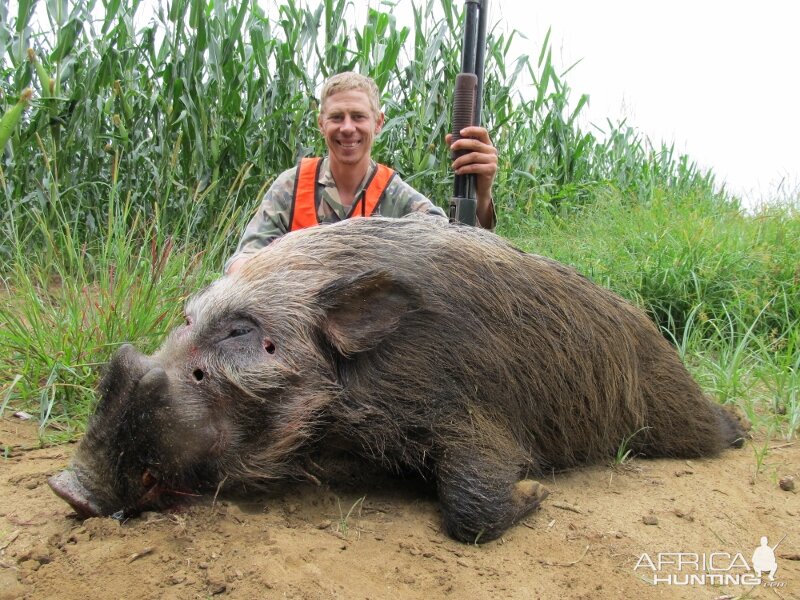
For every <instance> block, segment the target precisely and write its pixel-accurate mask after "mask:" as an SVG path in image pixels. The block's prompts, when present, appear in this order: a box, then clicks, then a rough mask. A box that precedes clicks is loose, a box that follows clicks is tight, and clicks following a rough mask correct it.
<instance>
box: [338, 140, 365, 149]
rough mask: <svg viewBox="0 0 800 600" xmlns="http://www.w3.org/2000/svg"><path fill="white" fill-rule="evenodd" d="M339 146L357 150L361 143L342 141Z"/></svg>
mask: <svg viewBox="0 0 800 600" xmlns="http://www.w3.org/2000/svg"><path fill="white" fill-rule="evenodd" d="M339 145H340V146H341V147H342V148H345V149H350V148H357V147H358V146H360V145H361V142H342V141H340V142H339Z"/></svg>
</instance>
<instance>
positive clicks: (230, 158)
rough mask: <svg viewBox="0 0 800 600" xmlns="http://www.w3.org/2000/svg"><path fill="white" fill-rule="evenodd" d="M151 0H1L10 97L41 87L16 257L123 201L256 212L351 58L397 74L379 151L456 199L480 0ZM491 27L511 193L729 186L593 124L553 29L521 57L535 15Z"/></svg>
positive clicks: (0, 103) (170, 215) (414, 180)
mask: <svg viewBox="0 0 800 600" xmlns="http://www.w3.org/2000/svg"><path fill="white" fill-rule="evenodd" d="M41 3H43V6H40V5H39V4H41ZM141 4H142V3H141V2H140V0H102V5H99V4H98V3H97V2H96V0H41V2H40V3H37V2H36V0H20V1H19V3H18V5H17V12H16V14H11V13H10V12H9V11H10V8H9V5H8V4H6V3H4V4H3V5H2V7H0V19H1V20H2V23H0V74H1V75H2V76H1V77H0V93H1V94H2V98H1V99H0V110H2V111H3V113H7V112H10V110H11V108H12V107H14V106H15V105H16V103H17V102H18V100H19V99H20V97H21V95H22V94H23V93H25V92H24V90H27V89H30V90H32V91H33V99H32V100H30V101H29V102H27V103H25V104H27V109H26V111H25V112H24V116H22V118H21V119H19V122H18V123H17V125H16V127H14V129H13V131H11V132H10V134H9V137H8V139H7V141H6V143H4V144H3V146H4V152H3V156H2V164H0V167H1V168H2V170H1V171H0V186H1V187H2V194H3V205H2V211H3V229H4V234H5V235H4V238H5V239H6V240H9V243H3V242H0V259H5V260H8V259H9V258H10V255H11V247H12V246H13V243H12V242H11V240H23V241H24V243H25V245H26V246H28V247H29V248H36V247H38V245H39V244H40V243H41V241H42V240H41V235H40V233H41V232H40V226H41V225H42V224H43V223H44V224H45V225H48V226H50V227H54V226H55V224H56V223H64V222H66V223H68V224H69V225H70V231H71V235H72V236H73V238H74V240H78V241H79V242H83V241H87V240H89V241H91V240H93V239H95V238H97V237H98V236H102V235H103V234H104V233H105V232H104V229H106V228H107V224H108V223H109V216H110V215H111V213H112V212H114V211H121V213H122V214H124V216H125V218H126V219H129V220H131V219H136V218H138V219H144V220H147V219H152V218H153V215H158V219H159V222H160V223H161V225H162V226H163V227H164V228H169V229H172V230H175V231H178V230H179V231H182V232H184V233H185V234H187V235H189V236H192V237H193V238H195V239H197V240H198V241H200V242H201V243H202V242H203V241H204V240H206V239H207V238H208V235H209V233H212V232H214V231H217V230H218V229H219V228H220V227H222V226H223V225H222V223H223V222H227V221H230V220H231V219H233V220H235V222H236V225H234V227H239V226H241V223H243V222H244V221H246V219H247V216H248V215H249V213H250V211H251V210H253V208H254V207H255V206H256V205H257V200H258V197H259V194H260V192H261V191H262V190H263V189H265V186H266V185H268V184H269V183H270V182H271V180H272V179H273V178H274V177H275V176H276V174H278V173H279V172H280V171H282V170H284V169H286V168H288V167H289V166H291V165H293V164H294V163H295V162H296V160H297V158H298V157H300V156H302V155H306V154H313V153H321V152H323V151H324V145H323V141H322V139H321V136H320V135H319V134H318V132H317V130H316V122H315V117H316V113H315V111H316V107H317V99H316V98H317V94H318V90H319V88H320V85H321V82H322V81H323V80H324V79H325V78H326V77H327V76H329V75H330V74H333V73H336V72H340V71H344V70H356V71H359V72H362V73H365V74H368V75H370V76H372V77H373V78H374V79H375V80H376V81H377V82H378V85H379V87H380V89H381V92H382V96H383V102H384V110H385V112H386V114H387V123H386V127H385V128H384V132H383V133H382V134H381V136H379V138H378V140H377V143H376V147H375V152H374V155H375V157H376V158H377V159H378V160H380V161H382V162H385V163H387V164H390V165H392V166H393V167H394V168H396V169H397V170H398V171H399V172H400V173H402V175H403V176H404V178H405V179H406V180H407V181H409V182H410V183H411V184H412V185H414V186H415V187H417V188H418V189H420V190H421V191H423V192H424V193H426V194H427V195H429V196H430V197H431V198H433V199H434V200H435V201H437V202H439V203H440V204H441V205H443V206H444V205H446V203H447V201H448V199H449V196H450V193H451V173H450V172H449V159H448V153H447V149H446V147H445V145H444V141H443V140H444V135H445V133H446V132H447V131H448V130H449V127H450V100H451V88H452V82H453V81H454V78H455V75H456V73H457V72H458V70H459V68H460V51H461V50H460V45H461V11H462V6H461V5H460V4H456V3H454V2H452V0H438V1H437V0H427V1H425V2H423V3H422V4H421V5H420V6H418V7H415V8H414V13H413V15H414V16H413V29H412V28H411V27H406V26H400V25H398V23H397V22H396V20H395V18H394V17H393V15H392V10H391V9H392V5H390V4H380V5H378V6H377V7H376V8H373V7H370V8H369V10H368V12H367V16H366V21H365V22H364V23H363V24H361V25H360V26H357V27H354V26H353V23H351V22H350V20H351V19H352V15H353V12H354V10H353V9H354V7H353V5H352V3H351V2H349V1H348V0H320V1H319V2H318V3H317V4H316V5H315V4H314V3H313V2H307V3H304V4H301V2H300V1H299V0H289V1H286V2H282V3H281V4H280V5H278V4H274V3H271V4H270V5H269V6H264V5H263V4H262V3H258V2H256V1H254V0H241V1H239V2H231V1H228V0H222V1H219V2H205V1H203V0H193V1H188V0H174V1H172V2H162V3H161V4H159V5H158V6H156V7H155V10H154V12H153V16H152V18H151V20H150V21H149V22H148V23H147V24H146V25H143V26H141V25H140V26H137V25H135V23H137V22H139V21H140V20H141V19H138V20H137V19H136V18H135V17H136V15H137V12H138V11H144V10H145V8H146V7H142V6H141ZM35 14H36V15H38V18H34V15H35ZM490 30H491V31H490V35H489V40H488V50H487V65H486V83H485V98H484V110H483V114H484V115H485V117H484V120H485V125H486V126H487V128H488V129H489V131H490V132H491V134H492V137H493V141H494V143H495V145H496V146H497V147H498V150H499V152H500V156H501V164H500V172H499V175H498V179H497V184H496V186H497V187H496V194H495V195H496V197H497V200H498V204H499V205H500V207H501V211H503V212H504V214H507V215H509V216H511V217H513V216H515V215H516V216H520V217H522V218H527V217H528V216H530V215H531V214H533V213H535V212H536V211H538V210H540V209H542V208H545V209H546V208H552V207H557V206H561V205H572V204H575V203H578V204H580V203H582V202H584V201H585V200H586V199H587V198H588V197H589V195H590V192H591V190H592V189H594V187H595V186H597V185H612V186H615V187H617V188H619V189H622V190H635V192H634V193H635V194H636V195H637V196H639V197H642V196H647V195H648V194H649V193H651V191H652V190H653V189H654V187H656V186H657V185H659V184H660V183H662V182H670V181H672V180H680V182H682V184H683V185H688V186H692V185H701V186H704V187H707V186H710V185H711V184H712V181H711V178H710V176H709V175H704V174H701V173H699V172H698V171H697V170H696V169H695V168H694V166H693V165H692V164H689V163H687V162H686V159H685V158H679V157H673V155H672V151H671V149H669V148H664V147H662V148H661V149H659V150H658V151H655V150H654V149H653V148H652V147H651V146H650V144H649V142H648V141H647V140H643V139H641V137H640V136H639V135H638V134H636V133H635V132H634V131H633V130H632V129H631V128H629V127H627V126H625V125H624V124H620V125H613V124H610V123H609V127H608V131H606V132H605V133H606V135H605V136H604V141H602V142H601V141H599V140H598V138H597V137H596V136H595V133H591V132H582V131H581V130H580V128H579V126H578V121H577V117H578V115H579V113H580V111H581V108H582V107H583V106H584V105H585V103H586V101H587V97H586V96H582V97H580V98H579V99H578V101H577V102H575V103H572V102H570V90H569V87H568V86H567V84H566V83H565V82H564V79H563V72H559V70H558V68H557V67H556V66H555V65H554V64H553V62H552V59H551V52H550V48H549V41H548V40H547V39H545V40H541V41H538V42H537V45H538V48H537V50H538V51H537V53H536V54H535V55H534V56H533V58H531V57H529V56H518V57H512V56H509V47H510V43H511V40H512V39H513V37H514V36H515V35H516V33H515V32H513V31H512V32H511V33H504V32H502V31H501V30H502V28H501V27H499V26H498V25H497V24H496V25H495V26H494V27H490ZM523 74H524V75H525V76H527V77H528V78H529V79H530V80H532V81H533V82H534V94H533V97H531V98H523V97H522V96H521V95H520V93H519V91H518V87H519V78H520V76H521V75H523ZM120 207H121V208H120ZM232 210H233V211H237V210H238V211H241V214H238V213H237V214H236V215H232V214H231V211H232ZM37 231H39V234H37V233H36V232H37Z"/></svg>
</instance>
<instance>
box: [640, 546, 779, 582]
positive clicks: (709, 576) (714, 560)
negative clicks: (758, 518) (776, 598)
mask: <svg viewBox="0 0 800 600" xmlns="http://www.w3.org/2000/svg"><path fill="white" fill-rule="evenodd" d="M784 538H786V536H785V535H784V536H783V538H781V539H780V541H778V543H777V544H775V545H774V546H770V545H769V540H768V539H767V537H766V536H765V537H762V538H761V544H760V545H759V546H758V547H757V548H756V549H755V551H754V552H753V554H752V556H751V557H750V560H749V561H748V560H747V558H746V557H745V555H744V554H743V553H742V552H735V553H731V552H710V553H703V554H700V553H697V552H658V553H657V554H648V553H645V554H642V555H641V556H639V560H638V561H637V562H636V566H635V567H633V570H634V572H635V573H636V574H637V575H639V576H642V577H643V578H644V579H645V580H646V581H648V582H649V583H652V584H653V585H685V586H689V585H747V586H755V585H762V584H763V585H764V586H767V587H783V586H784V585H785V583H782V582H780V581H777V580H776V578H775V574H776V573H777V571H778V562H777V559H776V557H775V549H776V548H777V547H778V545H779V544H780V543H781V542H783V540H784Z"/></svg>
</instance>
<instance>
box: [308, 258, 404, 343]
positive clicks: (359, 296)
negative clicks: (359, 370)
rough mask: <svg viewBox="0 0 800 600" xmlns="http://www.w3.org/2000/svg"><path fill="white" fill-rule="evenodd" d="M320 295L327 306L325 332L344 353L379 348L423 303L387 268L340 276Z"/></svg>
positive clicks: (323, 323) (324, 320)
mask: <svg viewBox="0 0 800 600" xmlns="http://www.w3.org/2000/svg"><path fill="white" fill-rule="evenodd" d="M318 298H319V300H320V302H321V304H322V306H323V307H324V316H323V320H322V332H323V334H324V335H325V337H326V338H327V339H328V341H329V342H330V343H331V344H332V345H333V346H334V348H336V349H337V350H338V351H339V352H341V353H342V354H343V355H345V356H351V355H353V354H357V353H359V352H364V351H366V350H370V349H372V348H374V347H376V346H377V345H378V344H379V343H380V342H381V340H383V339H384V338H385V337H386V336H387V335H389V334H391V333H392V332H393V331H395V330H396V329H397V328H398V326H399V325H400V321H401V319H402V318H403V316H404V315H406V314H408V313H409V312H411V311H414V310H416V309H417V308H418V307H419V304H420V303H419V297H418V296H417V294H416V293H415V292H413V291H412V290H411V289H410V288H409V286H408V285H406V284H405V283H403V282H401V281H399V280H397V279H396V278H394V277H393V276H391V275H390V274H388V273H386V272H385V271H369V272H366V273H362V274H359V275H356V276H355V277H345V278H341V279H338V280H336V281H334V282H333V283H331V284H329V285H327V286H326V287H325V288H323V289H322V290H321V291H320V292H319V296H318Z"/></svg>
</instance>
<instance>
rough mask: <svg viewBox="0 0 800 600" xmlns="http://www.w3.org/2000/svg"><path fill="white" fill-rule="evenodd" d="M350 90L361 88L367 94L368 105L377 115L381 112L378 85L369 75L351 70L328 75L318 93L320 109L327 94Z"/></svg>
mask: <svg viewBox="0 0 800 600" xmlns="http://www.w3.org/2000/svg"><path fill="white" fill-rule="evenodd" d="M350 90H361V91H362V92H365V93H366V94H367V98H369V103H370V107H371V108H372V111H373V112H374V113H375V116H378V115H379V114H380V113H381V106H380V102H379V100H378V96H379V92H378V85H377V84H376V83H375V81H374V80H373V79H372V78H371V77H367V76H366V75H361V74H360V73H354V72H353V71H345V72H344V73H337V74H336V75H332V76H331V77H329V78H328V79H327V80H326V81H325V83H324V84H323V85H322V94H321V95H320V111H321V110H322V107H323V106H325V100H326V99H327V98H328V96H330V95H332V94H336V93H337V92H348V91H350Z"/></svg>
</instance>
